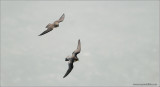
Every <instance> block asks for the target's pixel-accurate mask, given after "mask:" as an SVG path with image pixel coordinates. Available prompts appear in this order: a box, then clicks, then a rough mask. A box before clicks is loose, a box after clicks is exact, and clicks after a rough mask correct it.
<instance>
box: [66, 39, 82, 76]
mask: <svg viewBox="0 0 160 87" xmlns="http://www.w3.org/2000/svg"><path fill="white" fill-rule="evenodd" d="M80 51H81V42H80V40H78V46H77V49H76V50H75V51H74V52H73V53H72V56H68V57H67V58H65V61H68V70H67V72H66V74H65V75H64V76H63V78H65V77H66V76H67V75H68V74H69V73H70V72H71V71H72V69H73V63H74V62H76V61H78V60H79V59H78V57H77V54H79V53H80Z"/></svg>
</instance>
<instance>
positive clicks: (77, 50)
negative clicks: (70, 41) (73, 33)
mask: <svg viewBox="0 0 160 87" xmlns="http://www.w3.org/2000/svg"><path fill="white" fill-rule="evenodd" d="M80 51H81V42H80V40H78V46H77V49H76V50H75V51H74V52H73V53H72V54H75V55H77V54H78V53H80Z"/></svg>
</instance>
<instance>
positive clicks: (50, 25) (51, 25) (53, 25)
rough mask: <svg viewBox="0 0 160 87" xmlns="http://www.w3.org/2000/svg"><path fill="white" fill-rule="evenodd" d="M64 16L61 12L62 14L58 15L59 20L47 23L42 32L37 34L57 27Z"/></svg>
mask: <svg viewBox="0 0 160 87" xmlns="http://www.w3.org/2000/svg"><path fill="white" fill-rule="evenodd" d="M64 16H65V15H64V14H63V15H62V16H61V17H60V19H59V20H57V21H55V22H53V23H52V24H50V23H49V24H48V25H47V26H46V28H47V30H45V31H44V32H42V33H41V34H40V35H39V36H41V35H44V34H46V33H48V32H50V31H52V30H53V29H54V28H57V27H59V23H60V22H62V21H63V20H64Z"/></svg>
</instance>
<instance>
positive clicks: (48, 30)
mask: <svg viewBox="0 0 160 87" xmlns="http://www.w3.org/2000/svg"><path fill="white" fill-rule="evenodd" d="M51 30H53V29H47V30H45V31H44V32H42V33H41V34H40V35H39V36H41V35H44V34H46V33H48V32H50V31H51Z"/></svg>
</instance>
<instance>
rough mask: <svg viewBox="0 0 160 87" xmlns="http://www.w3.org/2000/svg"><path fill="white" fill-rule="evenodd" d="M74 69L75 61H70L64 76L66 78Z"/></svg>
mask: <svg viewBox="0 0 160 87" xmlns="http://www.w3.org/2000/svg"><path fill="white" fill-rule="evenodd" d="M72 69H73V61H71V62H70V63H68V70H67V72H66V74H65V75H64V76H63V78H65V77H66V76H67V75H68V74H69V73H70V72H71V71H72Z"/></svg>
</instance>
